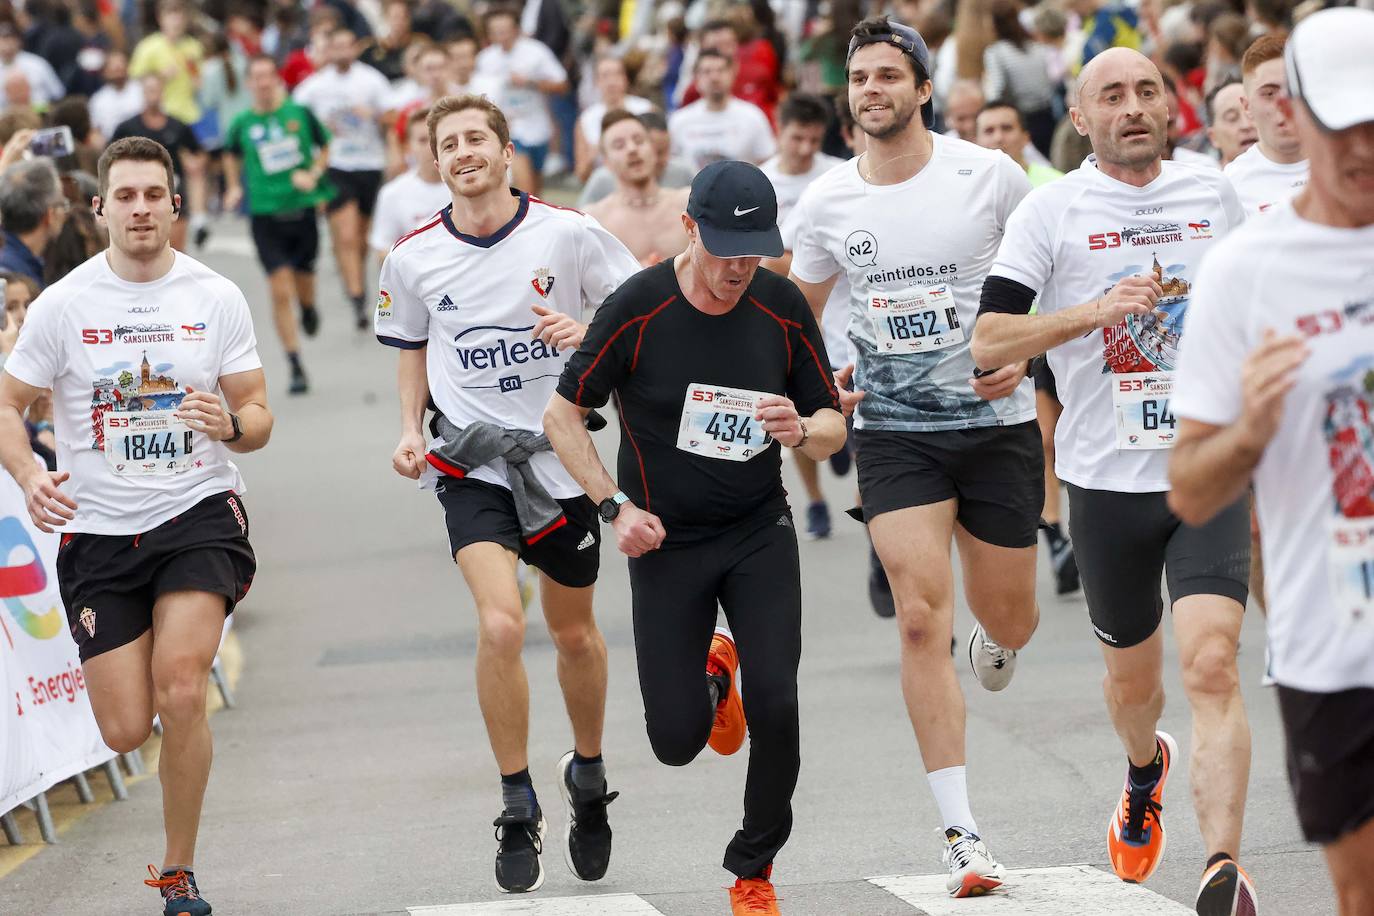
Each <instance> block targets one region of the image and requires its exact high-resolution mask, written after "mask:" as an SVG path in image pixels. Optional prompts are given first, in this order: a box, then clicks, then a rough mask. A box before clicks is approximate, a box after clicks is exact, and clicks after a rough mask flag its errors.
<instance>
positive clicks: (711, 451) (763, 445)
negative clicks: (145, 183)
mask: <svg viewBox="0 0 1374 916" xmlns="http://www.w3.org/2000/svg"><path fill="white" fill-rule="evenodd" d="M765 396H767V392H764V391H749V390H748V389H744V388H722V387H720V386H719V385H702V384H698V383H695V382H694V383H692V384H690V385H688V386H687V396H686V398H685V399H684V400H683V402H682V423H681V425H680V426H678V433H677V447H678V448H680V449H682V450H683V451H684V452H691V453H692V454H694V455H703V456H705V457H707V458H720V459H722V460H725V461H748V460H749V459H750V458H753V457H755V456H756V455H758V454H760V453H761V452H763V451H764V450H765V449H767V448H768V447H769V446H770V445H772V444H773V437H772V436H770V435H768V434H767V433H766V432H764V431H763V425H762V424H761V423H759V421H758V420H755V419H754V412H755V411H756V410H757V409H758V402H759V399H760V398H762V397H765Z"/></svg>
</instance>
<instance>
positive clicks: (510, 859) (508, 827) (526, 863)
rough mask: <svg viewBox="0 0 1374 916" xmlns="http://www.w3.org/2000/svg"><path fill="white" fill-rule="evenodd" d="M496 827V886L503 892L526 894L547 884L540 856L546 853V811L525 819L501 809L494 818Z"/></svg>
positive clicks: (493, 822) (537, 812)
mask: <svg viewBox="0 0 1374 916" xmlns="http://www.w3.org/2000/svg"><path fill="white" fill-rule="evenodd" d="M492 826H493V827H495V828H496V841H497V842H498V843H500V844H501V845H500V846H499V847H498V848H497V850H496V886H497V887H498V888H500V889H501V893H503V894H524V893H528V892H529V891H537V890H539V888H540V886H541V885H543V883H544V865H543V863H542V862H541V861H540V859H539V857H540V855H541V854H542V853H543V852H544V831H545V829H546V828H547V825H546V824H545V823H544V812H542V811H535V812H534V817H532V818H523V817H517V816H515V815H511V814H507V813H506V812H504V811H503V812H501V816H500V817H498V818H497V819H496V820H494V821H492Z"/></svg>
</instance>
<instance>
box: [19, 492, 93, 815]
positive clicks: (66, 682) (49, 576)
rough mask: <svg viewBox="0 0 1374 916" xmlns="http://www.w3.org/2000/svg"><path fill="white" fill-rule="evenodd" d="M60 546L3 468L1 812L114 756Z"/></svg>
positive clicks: (56, 537)
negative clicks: (72, 617)
mask: <svg viewBox="0 0 1374 916" xmlns="http://www.w3.org/2000/svg"><path fill="white" fill-rule="evenodd" d="M57 545H58V536H57V535H55V534H44V533H43V532H41V531H39V530H38V529H37V528H35V527H34V525H33V522H32V521H30V520H29V513H28V510H27V509H26V508H25V502H24V493H23V491H22V490H21V489H20V488H19V485H18V484H17V483H15V482H14V478H12V477H11V476H10V475H9V474H6V473H5V472H4V471H0V605H3V607H0V689H3V691H4V695H3V698H4V702H3V704H2V705H3V708H0V812H4V811H9V810H10V809H11V808H13V807H15V806H16V805H18V804H19V803H20V802H23V801H26V800H28V799H30V798H32V797H33V796H35V795H37V794H38V793H39V792H43V791H46V790H47V789H49V788H51V787H52V786H53V785H55V784H56V783H59V782H61V781H62V780H64V779H69V778H70V777H72V776H75V775H76V774H77V773H80V772H82V771H83V770H88V769H90V768H91V767H95V766H99V765H100V764H102V763H104V762H105V761H107V760H109V759H111V758H112V757H114V756H115V754H114V751H112V750H110V749H109V748H108V747H106V746H105V742H104V741H102V740H101V739H100V730H99V728H97V727H96V724H95V716H94V715H92V713H91V702H90V699H89V698H88V697H87V695H86V679H85V677H84V676H83V675H82V673H81V662H80V660H79V659H78V657H77V654H76V644H75V643H74V642H72V638H71V634H70V633H69V632H68V630H67V615H66V613H65V612H64V610H63V608H62V599H61V597H60V595H59V593H58V589H57V572H56V565H55V564H56V562H57Z"/></svg>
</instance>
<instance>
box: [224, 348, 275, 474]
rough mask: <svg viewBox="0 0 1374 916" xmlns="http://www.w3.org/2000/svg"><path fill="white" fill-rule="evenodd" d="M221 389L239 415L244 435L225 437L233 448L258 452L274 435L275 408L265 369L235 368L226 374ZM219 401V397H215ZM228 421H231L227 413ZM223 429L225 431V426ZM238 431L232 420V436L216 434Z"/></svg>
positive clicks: (230, 429)
mask: <svg viewBox="0 0 1374 916" xmlns="http://www.w3.org/2000/svg"><path fill="white" fill-rule="evenodd" d="M219 389H220V391H222V392H224V400H225V401H227V402H228V404H229V412H230V413H233V414H234V415H235V416H237V417H238V418H239V429H241V430H243V437H242V438H241V439H239V440H238V441H237V442H228V441H225V442H224V445H225V447H226V448H228V449H229V451H231V452H238V453H239V454H245V453H247V452H256V451H257V450H258V449H260V448H262V447H263V446H264V445H266V444H267V440H268V439H270V438H272V411H270V410H268V409H267V376H266V375H264V374H263V371H262V370H261V369H250V370H249V371H247V372H235V373H233V374H231V375H222V376H220V379H219ZM215 402H216V404H218V402H219V398H215ZM224 420H225V422H230V421H229V418H228V417H227V416H226V417H225V418H224ZM220 432H223V430H222V429H221V430H220ZM233 434H234V431H233V426H232V423H231V424H230V428H229V435H228V436H219V435H216V436H215V438H217V439H222V440H227V439H228V438H229V436H232V435H233Z"/></svg>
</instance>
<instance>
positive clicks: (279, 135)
mask: <svg viewBox="0 0 1374 916" xmlns="http://www.w3.org/2000/svg"><path fill="white" fill-rule="evenodd" d="M328 146H329V131H328V130H326V129H325V127H324V125H323V124H321V123H320V120H319V118H317V117H315V115H314V114H313V113H311V111H310V109H308V108H305V107H304V106H302V105H297V104H296V103H295V102H293V101H292V100H290V99H286V100H285V101H283V102H282V104H281V106H280V107H279V108H277V110H276V111H273V112H269V113H268V114H262V113H260V112H257V111H255V110H253V109H252V108H249V109H248V110H247V111H241V112H239V114H238V116H237V117H235V118H234V120H233V122H231V123H230V125H229V130H228V131H226V132H225V135H224V148H225V150H227V151H228V152H230V153H233V154H234V155H236V156H238V157H239V158H240V159H241V160H243V183H244V188H245V192H246V196H247V198H248V212H250V213H252V214H253V215H254V216H268V215H271V214H273V213H286V212H289V211H291V210H310V209H313V208H314V206H315V205H316V204H318V203H321V202H323V201H328V200H332V199H333V197H334V186H333V185H331V184H330V183H329V179H328V177H321V178H320V182H319V184H317V185H316V186H315V190H314V191H311V192H310V193H308V194H307V193H302V192H301V191H298V190H296V187H295V185H293V184H291V173H292V172H294V171H297V170H299V169H308V168H310V166H311V164H312V163H314V161H315V159H316V157H317V155H318V153H317V152H316V151H317V150H322V149H325V148H327V147H328Z"/></svg>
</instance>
